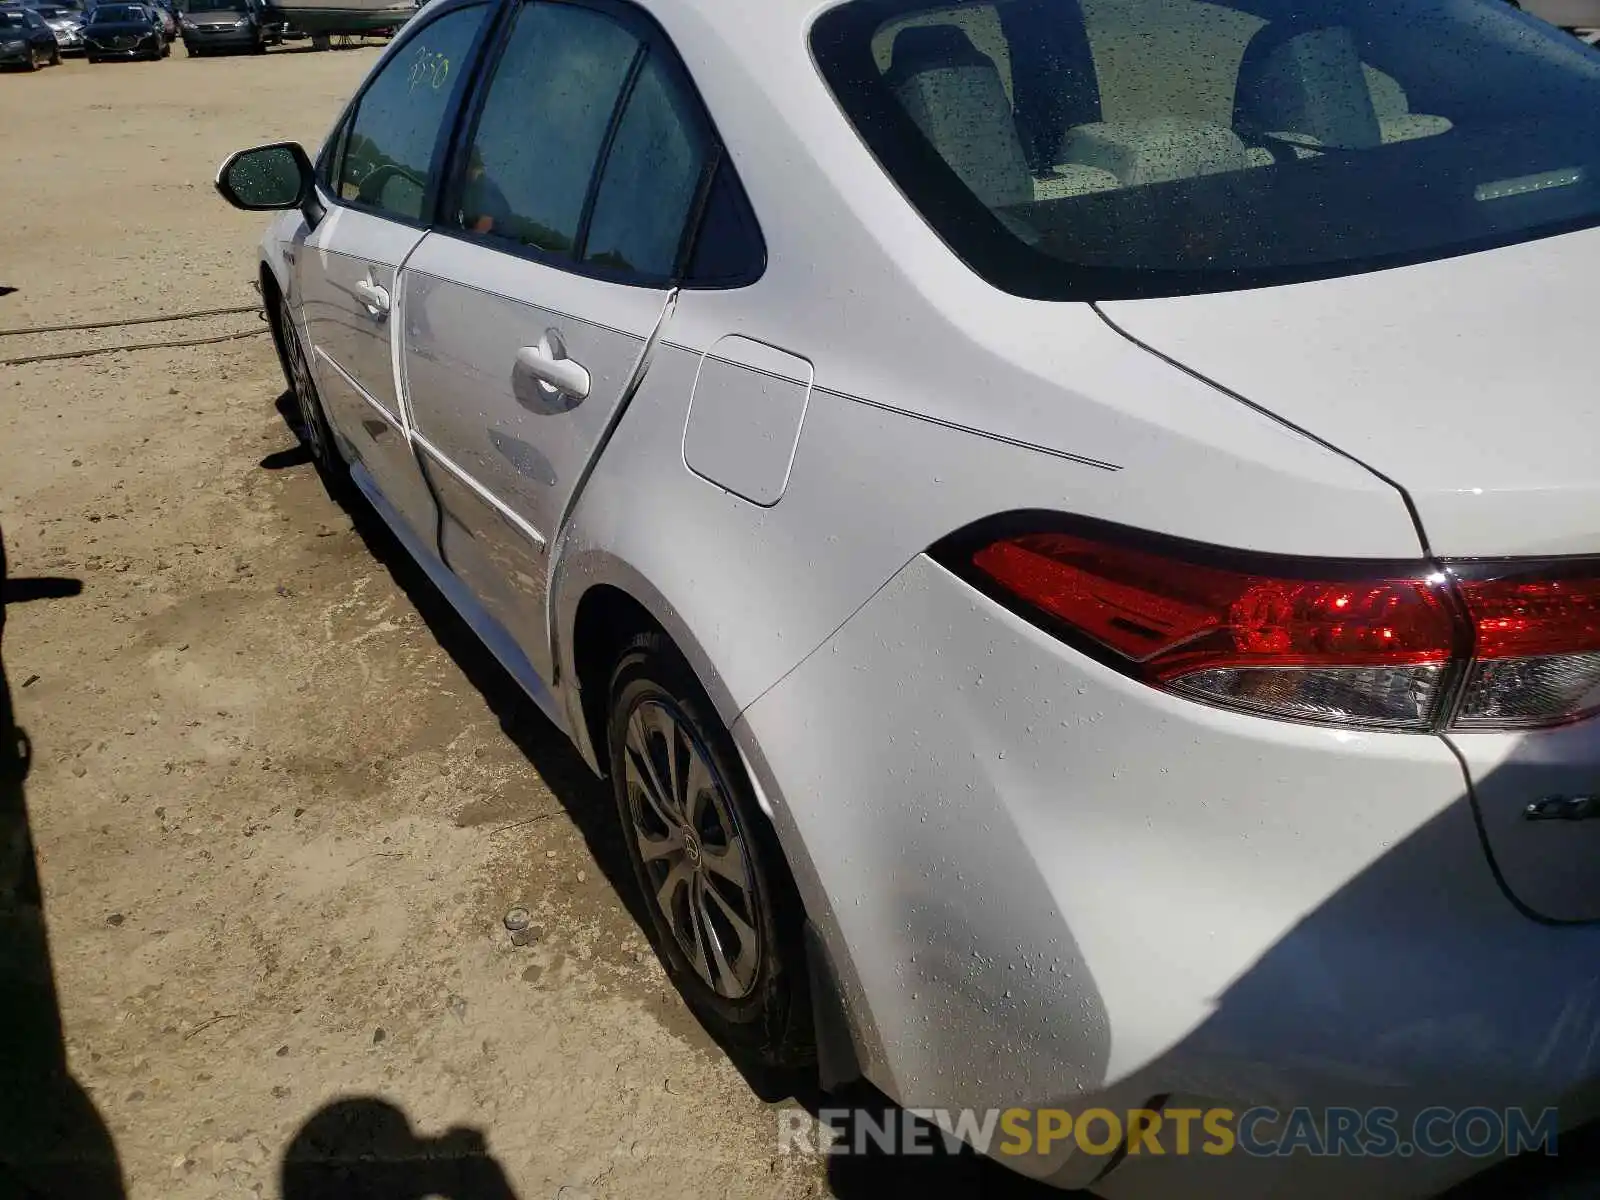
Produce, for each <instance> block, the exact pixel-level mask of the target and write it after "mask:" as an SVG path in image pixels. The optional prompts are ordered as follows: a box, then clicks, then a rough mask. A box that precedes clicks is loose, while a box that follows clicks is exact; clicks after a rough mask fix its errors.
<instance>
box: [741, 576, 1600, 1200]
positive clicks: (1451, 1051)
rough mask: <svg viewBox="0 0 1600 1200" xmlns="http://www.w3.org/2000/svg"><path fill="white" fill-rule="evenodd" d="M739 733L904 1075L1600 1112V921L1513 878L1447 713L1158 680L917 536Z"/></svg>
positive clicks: (1285, 1170) (1240, 1192)
mask: <svg viewBox="0 0 1600 1200" xmlns="http://www.w3.org/2000/svg"><path fill="white" fill-rule="evenodd" d="M735 734H736V737H737V738H738V740H739V743H740V746H741V748H742V749H743V751H744V753H745V756H746V758H747V760H748V761H749V763H750V765H751V768H752V773H753V775H754V776H755V778H756V780H757V782H758V784H759V786H760V787H761V788H762V789H763V791H764V792H765V793H766V794H767V796H768V798H769V801H770V803H771V806H772V809H773V812H774V821H775V824H776V825H777V827H778V831H779V836H780V838H781V840H782V842H783V845H784V848H785V851H786V853H787V854H788V856H789V859H790V863H791V865H792V866H793V868H794V870H795V874H796V877H797V880H798V882H799V884H800V887H801V891H802V894H803V896H804V898H805V901H806V905H807V910H808V914H809V916H810V917H811V919H812V921H813V922H814V923H815V924H816V926H817V928H818V930H819V932H820V934H821V935H822V937H823V939H824V941H825V942H826V944H827V948H828V951H829V955H830V957H831V959H832V961H833V964H834V967H835V969H836V971H837V972H838V974H839V975H840V985H841V990H842V992H843V994H844V995H845V996H846V997H847V1000H848V1003H849V1005H850V1007H851V1010H852V1011H851V1014H850V1015H851V1019H852V1022H853V1036H854V1038H855V1040H856V1043H857V1048H858V1052H859V1054H860V1057H861V1058H862V1060H863V1065H864V1067H865V1070H866V1072H867V1074H868V1076H869V1077H870V1078H871V1079H872V1080H873V1082H875V1083H876V1084H878V1085H879V1086H880V1087H882V1088H883V1089H884V1090H885V1091H887V1092H888V1093H889V1094H890V1095H892V1096H893V1097H895V1098H896V1099H897V1100H899V1101H900V1102H901V1103H903V1104H906V1105H908V1106H917V1107H933V1108H949V1109H960V1108H964V1107H976V1108H980V1109H987V1108H999V1109H1005V1108H1008V1107H1012V1106H1020V1107H1026V1108H1041V1107H1050V1108H1058V1107H1059V1108H1064V1109H1067V1110H1069V1111H1072V1112H1076V1113H1081V1112H1083V1111H1084V1110H1086V1109H1087V1108H1090V1107H1106V1108H1109V1109H1111V1110H1113V1111H1117V1112H1126V1111H1127V1110H1129V1109H1137V1108H1142V1107H1145V1106H1147V1105H1148V1104H1149V1103H1150V1102H1151V1101H1152V1099H1153V1098H1157V1097H1162V1096H1168V1097H1172V1098H1173V1102H1174V1103H1176V1104H1178V1105H1179V1106H1180V1107H1188V1108H1201V1109H1207V1108H1212V1107H1219V1106H1220V1107H1226V1108H1229V1109H1232V1110H1233V1111H1234V1112H1236V1113H1242V1112H1243V1111H1244V1110H1246V1109H1250V1108H1252V1107H1257V1106H1270V1107H1273V1108H1276V1109H1278V1110H1280V1111H1285V1112H1286V1111H1288V1110H1291V1109H1293V1108H1296V1107H1297V1106H1307V1107H1311V1108H1313V1109H1318V1110H1321V1109H1326V1108H1327V1107H1330V1106H1341V1107H1344V1106H1348V1107H1354V1108H1357V1109H1360V1110H1367V1109H1370V1108H1372V1107H1374V1106H1383V1107H1391V1108H1394V1109H1396V1110H1397V1120H1398V1122H1399V1123H1400V1125H1401V1126H1402V1128H1404V1127H1406V1123H1407V1121H1408V1120H1409V1119H1410V1118H1411V1117H1412V1116H1414V1115H1415V1114H1417V1113H1419V1112H1420V1111H1421V1110H1424V1109H1427V1108H1430V1107H1433V1106H1449V1107H1453V1108H1458V1109H1464V1108H1468V1107H1473V1106H1492V1107H1495V1108H1498V1109H1502V1110H1503V1109H1505V1108H1506V1107H1509V1106H1523V1107H1525V1108H1527V1109H1528V1110H1530V1116H1534V1117H1537V1116H1538V1115H1539V1112H1540V1110H1542V1109H1544V1108H1546V1107H1549V1106H1556V1107H1558V1108H1559V1109H1560V1112H1559V1120H1560V1122H1561V1124H1562V1125H1572V1124H1577V1123H1578V1122H1580V1121H1582V1120H1584V1119H1586V1118H1587V1117H1589V1116H1591V1115H1592V1114H1594V1113H1595V1112H1597V1111H1600V1094H1597V1091H1596V1085H1597V1082H1600V929H1597V928H1593V927H1570V928H1557V927H1552V926H1548V925H1541V924H1538V923H1536V922H1534V921H1532V920H1530V919H1528V918H1527V917H1526V916H1524V915H1523V914H1522V913H1521V912H1520V911H1519V910H1518V909H1517V908H1516V907H1515V906H1514V905H1513V904H1512V903H1511V902H1510V901H1509V900H1508V899H1507V897H1506V895H1505V893H1504V892H1503V891H1502V889H1501V887H1500V885H1499V883H1498V882H1497V880H1496V878H1495V875H1494V873H1493V871H1492V870H1491V869H1490V867H1489V864H1488V859H1487V857H1486V855H1485V853H1484V851H1483V847H1482V844H1481V841H1480V838H1479V833H1478V829H1477V825H1476V823H1475V821H1474V817H1473V810H1472V804H1471V799H1470V797H1469V795H1468V790H1467V787H1466V782H1465V778H1464V775H1463V772H1462V768H1461V766H1460V763H1459V762H1458V760H1457V759H1456V757H1455V756H1454V754H1452V752H1451V750H1450V748H1449V747H1448V746H1447V745H1446V744H1445V743H1444V742H1443V741H1442V740H1441V739H1439V738H1436V737H1431V736H1411V735H1399V734H1377V733H1366V732H1355V731H1339V730H1328V729H1319V728H1312V727H1308V726H1298V725H1290V724H1285V723H1280V722H1273V721H1267V720H1261V719H1257V718H1253V717H1246V716H1240V715H1236V714H1232V713H1227V712H1222V711H1219V710H1215V709H1211V708H1207V707H1204V706H1201V705H1197V704H1193V703H1189V702H1187V701H1183V700H1179V699H1176V698H1173V697H1170V696H1167V695H1164V694H1162V693H1159V692H1156V691H1154V690H1152V689H1150V688H1147V687H1144V686H1143V685H1140V684H1137V683H1134V682H1132V681H1130V680H1127V679H1125V678H1124V677H1122V676H1120V675H1118V674H1116V673H1115V672H1113V671H1110V670H1108V669H1107V668H1105V667H1102V666H1100V665H1099V664H1097V663H1094V662H1092V661H1090V660H1088V659H1086V658H1084V657H1083V656H1081V655H1078V654H1076V653H1075V652H1073V651H1072V650H1070V649H1068V648H1067V647H1065V646H1063V645H1062V644H1061V643H1059V642H1058V641H1056V640H1055V639H1053V638H1051V637H1049V636H1048V635H1046V634H1044V633H1042V632H1040V631H1039V630H1037V629H1035V628H1033V627H1032V626H1030V625H1028V624H1027V623H1026V622H1024V621H1022V620H1021V619H1020V618H1018V617H1016V616H1015V615H1013V614H1011V613H1010V612H1007V611H1006V610H1004V609H1002V608H1000V607H999V606H997V605H995V604H993V603H992V602H991V601H989V600H988V599H987V598H985V597H983V596H981V595H979V594H978V593H976V592H975V591H973V590H972V589H971V588H969V587H967V585H965V584H963V583H962V582H960V581H959V580H957V579H956V578H955V577H954V576H952V575H950V574H949V573H948V572H946V571H944V570H943V568H941V567H939V566H938V565H937V564H935V563H933V562H932V561H931V560H929V559H926V558H918V559H916V560H913V562H912V563H910V564H909V565H908V566H907V567H906V568H905V569H904V570H903V571H902V572H901V573H900V575H899V576H898V577H897V578H896V579H895V580H893V581H892V582H891V583H890V584H889V585H887V586H886V587H884V588H883V589H882V590H881V591H880V592H879V593H878V594H877V595H876V596H875V597H874V598H873V599H872V600H871V601H870V602H869V603H868V604H867V605H866V606H865V607H863V608H862V609H861V610H860V611H859V612H858V613H857V614H856V615H855V616H854V617H853V618H852V619H851V620H850V621H849V622H848V623H847V624H846V625H845V626H844V627H843V628H842V629H841V630H839V631H838V633H836V634H835V635H834V637H833V638H832V639H830V641H829V642H827V643H826V644H824V645H823V646H822V647H821V648H820V649H819V650H817V651H816V652H815V653H813V654H812V655H811V656H810V657H809V658H808V659H807V660H806V661H805V662H804V663H802V664H801V665H800V666H799V667H798V668H796V669H795V670H794V671H793V672H792V673H791V674H790V675H789V676H788V677H786V678H785V679H784V680H783V681H782V682H780V683H779V684H778V685H777V686H775V687H774V688H773V689H772V690H771V691H770V692H768V693H767V694H766V695H765V696H763V697H762V698H761V699H759V700H758V701H757V702H756V703H755V704H753V705H752V706H751V707H750V708H749V709H748V710H747V711H746V713H745V714H744V716H743V717H742V718H741V720H740V721H739V722H738V723H737V724H736V727H735ZM1007 1161H1008V1163H1009V1165H1012V1166H1015V1167H1017V1168H1018V1169H1020V1170H1024V1171H1025V1172H1026V1173H1028V1174H1032V1175H1036V1176H1038V1177H1041V1178H1048V1179H1050V1180H1051V1181H1052V1182H1056V1183H1060V1184H1062V1185H1063V1186H1082V1185H1084V1184H1086V1183H1088V1182H1089V1181H1091V1180H1093V1179H1095V1178H1096V1177H1097V1176H1099V1175H1101V1173H1102V1172H1104V1171H1106V1170H1107V1169H1108V1168H1111V1170H1110V1173H1109V1174H1107V1175H1105V1177H1104V1178H1103V1179H1101V1180H1100V1182H1098V1183H1097V1184H1096V1190H1097V1191H1100V1192H1102V1193H1104V1194H1106V1195H1111V1196H1126V1197H1135V1196H1151V1197H1156V1196H1166V1195H1176V1194H1182V1195H1210V1194H1218V1195H1228V1196H1230V1197H1233V1198H1234V1200H1238V1198H1239V1197H1246V1196H1257V1195H1294V1196H1297V1197H1311V1196H1320V1195H1328V1196H1342V1195H1347V1194H1351V1191H1350V1189H1351V1188H1352V1186H1358V1187H1359V1188H1360V1189H1361V1190H1362V1191H1363V1192H1365V1193H1368V1194H1374V1195H1394V1196H1408V1195H1424V1194H1429V1193H1431V1192H1433V1191H1437V1190H1439V1189H1440V1188H1442V1187H1445V1186H1447V1185H1449V1184H1451V1183H1453V1182H1455V1181H1457V1180H1459V1179H1462V1178H1465V1177H1467V1176H1468V1175H1471V1174H1475V1173H1476V1172H1478V1171H1480V1170H1482V1169H1484V1168H1485V1167H1487V1166H1489V1165H1491V1164H1492V1161H1493V1160H1492V1159H1491V1160H1488V1161H1484V1160H1478V1159H1472V1158H1467V1157H1464V1156H1450V1157H1440V1158H1433V1157H1429V1156H1427V1155H1413V1156H1410V1157H1402V1156H1400V1155H1398V1154H1396V1155H1395V1156H1393V1157H1389V1158H1384V1159H1382V1160H1377V1159H1355V1158H1353V1157H1345V1158H1309V1157H1306V1156H1304V1155H1295V1156H1290V1157H1284V1158H1272V1159H1262V1158H1255V1157H1250V1156H1247V1155H1243V1154H1233V1155H1229V1156H1226V1157H1215V1158H1212V1157H1205V1156H1202V1155H1198V1154H1197V1155H1193V1156H1190V1157H1177V1156H1168V1157H1165V1158H1157V1157H1152V1156H1150V1155H1144V1156H1142V1157H1139V1158H1135V1157H1133V1156H1128V1157H1126V1158H1124V1159H1123V1160H1122V1161H1121V1163H1120V1165H1119V1164H1116V1163H1115V1161H1114V1160H1113V1159H1110V1158H1107V1157H1092V1156H1088V1155H1084V1154H1081V1153H1080V1154H1074V1153H1073V1152H1072V1150H1071V1148H1070V1143H1069V1144H1068V1145H1067V1146H1066V1147H1064V1148H1063V1147H1058V1148H1057V1151H1056V1152H1054V1153H1052V1154H1050V1155H1047V1156H1045V1157H1043V1158H1039V1157H1036V1156H1035V1157H1030V1158H1022V1159H1011V1160H1007Z"/></svg>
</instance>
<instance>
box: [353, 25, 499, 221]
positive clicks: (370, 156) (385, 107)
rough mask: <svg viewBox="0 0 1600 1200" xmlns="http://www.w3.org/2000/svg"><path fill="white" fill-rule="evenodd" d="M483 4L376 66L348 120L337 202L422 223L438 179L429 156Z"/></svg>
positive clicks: (460, 81)
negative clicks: (428, 200)
mask: <svg viewBox="0 0 1600 1200" xmlns="http://www.w3.org/2000/svg"><path fill="white" fill-rule="evenodd" d="M488 14H489V6H488V5H487V4H474V5H471V6H469V7H466V8H458V9H453V10H452V11H450V12H447V13H445V14H443V15H442V16H440V17H438V18H436V19H435V20H434V21H432V22H431V23H430V24H429V25H428V26H427V27H426V28H424V29H422V30H420V31H418V32H417V33H416V34H415V35H413V36H412V37H410V38H408V39H407V41H406V44H405V45H404V46H402V47H401V48H400V49H399V50H398V51H397V52H396V53H395V55H394V57H393V58H391V59H389V60H388V61H387V62H386V63H384V65H383V66H382V67H381V68H380V69H379V71H378V73H377V74H376V75H374V76H373V77H372V79H371V81H370V82H369V83H368V84H367V87H366V90H365V91H364V92H363V93H362V95H361V98H360V100H358V101H357V103H356V110H355V115H354V116H353V117H352V118H351V119H350V121H349V122H348V123H347V126H346V128H347V130H348V132H347V133H345V134H344V135H343V137H344V146H343V149H342V153H341V155H340V158H339V159H338V161H337V163H336V167H335V178H334V191H335V192H336V193H337V194H338V196H339V198H340V199H341V200H344V201H347V202H349V203H353V204H357V205H360V206H362V207H365V208H370V209H373V210H375V211H377V212H380V213H382V214H384V215H385V216H391V217H396V218H398V219H400V220H405V221H420V220H422V218H423V211H424V207H425V204H426V202H427V197H428V195H429V194H430V192H431V190H432V187H433V185H434V184H435V182H436V180H435V179H434V178H433V163H434V152H435V150H436V148H437V146H438V143H439V136H440V133H441V132H442V130H443V126H444V121H445V116H446V115H447V114H448V113H449V112H450V111H451V107H452V105H453V103H454V98H455V94H456V91H457V89H459V88H460V87H462V86H463V85H464V83H465V81H466V79H467V76H468V67H469V63H470V60H471V57H472V51H473V48H474V45H475V43H476V41H477V38H478V33H479V31H480V30H481V29H482V28H483V25H484V22H485V20H486V19H487V17H488Z"/></svg>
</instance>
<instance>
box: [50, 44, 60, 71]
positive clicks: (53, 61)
mask: <svg viewBox="0 0 1600 1200" xmlns="http://www.w3.org/2000/svg"><path fill="white" fill-rule="evenodd" d="M50 65H51V66H52V67H59V66H60V65H61V47H60V46H57V47H56V48H55V49H54V50H52V51H50Z"/></svg>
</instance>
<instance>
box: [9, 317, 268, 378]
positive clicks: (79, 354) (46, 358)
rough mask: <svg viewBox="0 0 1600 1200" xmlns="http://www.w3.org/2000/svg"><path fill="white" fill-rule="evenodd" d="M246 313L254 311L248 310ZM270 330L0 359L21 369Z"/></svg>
mask: <svg viewBox="0 0 1600 1200" xmlns="http://www.w3.org/2000/svg"><path fill="white" fill-rule="evenodd" d="M245 311H247V312H249V311H253V310H250V309H246V310H245ZM270 332H272V331H271V330H270V329H265V328H262V329H247V330H245V331H244V332H243V333H223V334H219V335H217V336H216V337H203V338H188V339H186V340H184V341H179V342H133V343H130V344H129V345H126V346H96V347H94V348H93V349H90V350H59V351H57V352H56V353H54V354H25V355H23V356H22V357H21V358H0V367H20V366H22V365H23V364H24V363H37V362H54V361H55V360H57V359H62V358H88V357H89V356H90V355H91V354H116V353H118V352H120V351H123V350H176V349H179V348H180V347H183V346H209V345H211V344H212V343H213V342H233V341H238V340H239V339H240V338H248V337H260V336H261V335H262V334H264V333H270Z"/></svg>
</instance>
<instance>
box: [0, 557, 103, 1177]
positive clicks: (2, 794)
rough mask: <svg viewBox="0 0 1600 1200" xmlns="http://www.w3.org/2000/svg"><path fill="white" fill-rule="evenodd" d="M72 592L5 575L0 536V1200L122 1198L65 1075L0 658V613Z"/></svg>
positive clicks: (20, 743)
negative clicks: (0, 1198) (4, 1199)
mask: <svg viewBox="0 0 1600 1200" xmlns="http://www.w3.org/2000/svg"><path fill="white" fill-rule="evenodd" d="M82 591H83V584H82V583H81V582H80V581H79V580H76V579H64V578H54V577H27V576H23V577H15V576H12V575H11V574H10V573H9V572H8V570H7V562H6V551H5V536H4V532H3V531H0V1196H6V1197H23V1198H26V1200H45V1198H47V1197H48V1198H50V1200H55V1198H57V1197H61V1198H63V1200H65V1198H68V1197H71V1198H72V1200H115V1198H117V1197H121V1196H123V1195H124V1189H123V1182H122V1169H121V1166H120V1164H119V1163H118V1160H117V1152H116V1147H115V1146H114V1145H113V1144H112V1141H111V1134H110V1133H109V1132H108V1130H107V1129H106V1124H105V1121H104V1120H103V1119H102V1118H101V1116H100V1113H99V1112H98V1111H97V1110H96V1108H95V1106H94V1102H93V1101H92V1100H90V1098H89V1096H88V1094H87V1093H86V1092H85V1091H84V1089H83V1087H82V1086H81V1085H80V1084H79V1083H78V1081H77V1080H76V1079H74V1078H73V1077H72V1073H71V1072H70V1071H69V1070H68V1069H67V1053H66V1041H65V1038H64V1036H63V1034H62V1029H61V1009H60V1006H59V1004H58V1002H57V997H56V988H55V975H54V972H53V971H52V969H51V962H50V937H49V932H48V930H47V929H46V927H45V919H44V898H43V892H42V889H41V888H40V886H39V865H38V857H37V854H36V853H35V850H34V844H33V832H32V827H31V824H30V822H29V819H28V803H27V795H26V792H25V789H24V784H25V782H26V780H27V777H28V769H29V767H30V765H31V763H32V761H33V748H32V746H31V745H30V743H29V741H28V736H27V734H26V733H24V732H23V730H22V729H21V728H19V727H18V725H17V723H16V712H15V709H14V707H13V697H12V692H11V684H10V681H9V680H8V679H7V677H6V673H5V664H4V653H3V651H4V637H5V623H6V609H7V608H8V607H10V606H11V605H14V604H22V603H30V602H49V601H53V600H59V599H64V598H67V597H71V596H76V595H77V594H79V593H80V592H82ZM28 682H31V680H25V681H23V683H22V684H20V685H18V686H26V685H27V683H28Z"/></svg>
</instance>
